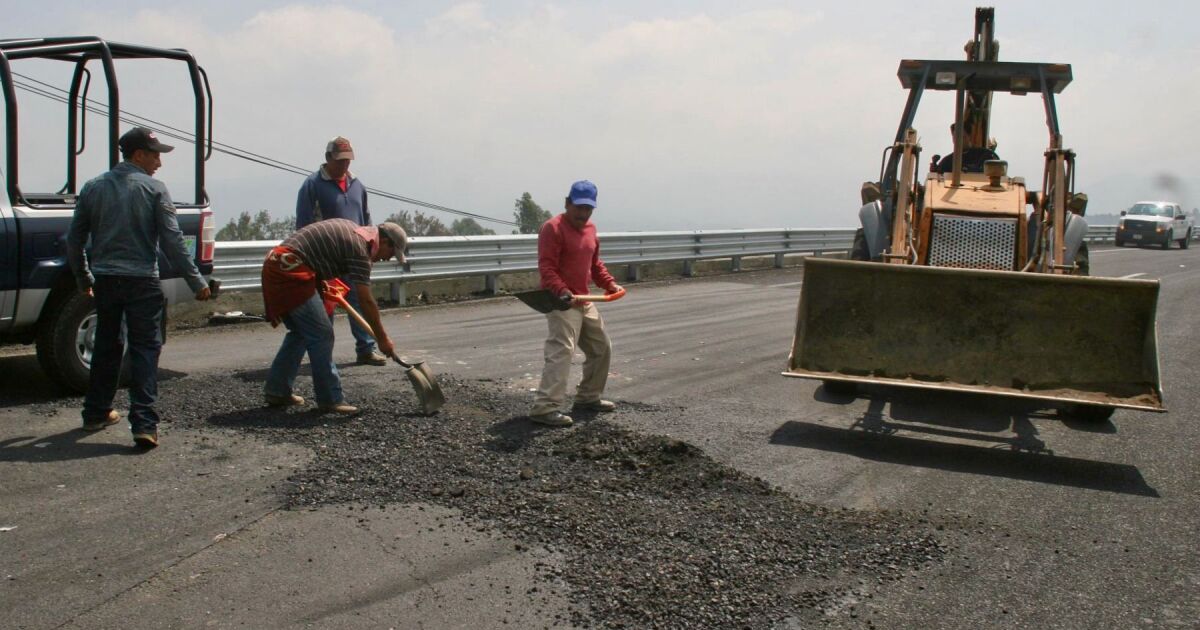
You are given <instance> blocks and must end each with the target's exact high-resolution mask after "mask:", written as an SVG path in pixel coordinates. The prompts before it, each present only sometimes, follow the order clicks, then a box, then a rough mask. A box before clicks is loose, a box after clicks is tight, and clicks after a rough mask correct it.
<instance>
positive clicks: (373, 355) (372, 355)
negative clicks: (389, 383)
mask: <svg viewBox="0 0 1200 630" xmlns="http://www.w3.org/2000/svg"><path fill="white" fill-rule="evenodd" d="M357 363H358V364H359V365H387V357H385V356H383V355H382V354H379V353H378V352H376V351H374V350H372V351H370V352H363V353H361V354H359V355H358V361H357Z"/></svg>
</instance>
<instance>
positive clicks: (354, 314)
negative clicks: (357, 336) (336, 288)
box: [329, 293, 375, 339]
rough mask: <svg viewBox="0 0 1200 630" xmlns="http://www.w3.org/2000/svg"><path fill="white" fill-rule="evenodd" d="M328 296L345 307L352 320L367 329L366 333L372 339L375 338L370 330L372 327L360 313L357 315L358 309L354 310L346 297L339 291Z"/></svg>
mask: <svg viewBox="0 0 1200 630" xmlns="http://www.w3.org/2000/svg"><path fill="white" fill-rule="evenodd" d="M329 297H332V298H333V299H334V301H336V302H337V303H338V304H339V305H341V307H342V308H343V309H345V311H346V313H347V314H349V315H350V317H353V318H354V321H356V322H358V325H359V326H362V327H363V330H365V331H367V335H369V336H370V337H371V338H372V339H374V338H375V333H374V332H372V330H373V329H372V328H371V325H370V324H368V323H367V320H366V318H364V317H363V316H362V315H359V314H358V311H356V310H354V307H352V306H350V303H349V302H347V301H346V298H344V297H342V295H341V294H340V293H332V294H330V295H329Z"/></svg>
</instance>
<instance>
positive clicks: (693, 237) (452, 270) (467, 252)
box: [213, 225, 1200, 299]
mask: <svg viewBox="0 0 1200 630" xmlns="http://www.w3.org/2000/svg"><path fill="white" fill-rule="evenodd" d="M854 230H855V228H829V229H816V228H795V229H766V230H700V231H695V232H609V233H605V234H601V235H600V248H601V255H602V256H603V258H604V262H605V263H606V264H608V265H629V273H628V274H627V276H628V279H630V280H636V279H637V274H638V265H641V264H649V263H659V262H680V261H682V262H683V263H684V269H683V273H684V275H691V271H692V264H693V263H694V262H696V261H700V260H712V259H725V258H727V259H730V261H731V268H732V269H733V270H735V271H736V270H738V269H740V265H741V259H742V258H743V257H746V256H774V257H775V266H777V267H782V266H783V261H784V257H785V256H789V255H813V254H822V253H825V252H837V251H846V250H848V249H850V246H851V244H852V242H853V240H854ZM1116 231H1117V228H1116V226H1114V225H1102V226H1093V227H1089V228H1088V234H1087V237H1086V239H1087V241H1088V242H1095V243H1104V242H1108V243H1111V242H1113V238H1114V237H1115V235H1116ZM1198 235H1200V233H1198ZM278 244H279V243H278V241H218V242H217V244H216V260H215V262H214V271H213V275H215V276H216V277H218V278H221V281H222V283H223V284H222V287H223V288H224V289H226V290H258V289H259V288H260V283H261V280H260V274H261V272H262V261H263V258H265V257H266V255H267V252H268V251H270V249H271V248H272V247H274V246H276V245H278ZM407 258H408V262H407V263H406V264H404V265H399V264H397V263H396V262H394V261H389V262H387V263H381V264H377V265H375V267H374V268H373V269H372V271H371V279H372V281H374V282H378V283H390V284H391V287H392V296H391V297H392V299H402V298H403V297H404V283H405V282H408V281H412V280H431V279H438V278H464V277H478V276H483V277H484V278H486V279H487V289H488V290H495V288H496V278H498V277H499V276H501V275H503V274H508V273H521V272H528V271H536V270H537V235H536V234H515V235H508V236H424V237H413V238H412V239H411V240H410V241H409V253H408V256H407Z"/></svg>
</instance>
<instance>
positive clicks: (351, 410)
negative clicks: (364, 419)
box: [317, 402, 358, 416]
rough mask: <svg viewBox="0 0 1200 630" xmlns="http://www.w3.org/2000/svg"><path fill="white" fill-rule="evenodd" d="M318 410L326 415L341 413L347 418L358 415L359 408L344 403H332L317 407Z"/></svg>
mask: <svg viewBox="0 0 1200 630" xmlns="http://www.w3.org/2000/svg"><path fill="white" fill-rule="evenodd" d="M317 409H320V410H321V411H323V412H325V413H340V414H342V415H345V416H352V415H354V414H356V413H358V407H355V406H354V405H351V404H347V403H344V402H340V403H332V404H329V405H317Z"/></svg>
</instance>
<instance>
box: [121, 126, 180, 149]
mask: <svg viewBox="0 0 1200 630" xmlns="http://www.w3.org/2000/svg"><path fill="white" fill-rule="evenodd" d="M117 144H119V145H120V146H121V153H122V154H124V155H132V154H133V152H134V151H137V150H138V149H145V150H147V151H154V152H156V153H170V152H171V151H172V150H174V149H175V147H173V146H171V145H169V144H163V143H161V142H159V141H158V136H156V135H154V132H153V131H150V130H149V129H147V128H145V127H134V128H133V129H130V130H129V131H126V132H125V135H123V136H121V139H120V140H118V141H117Z"/></svg>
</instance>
